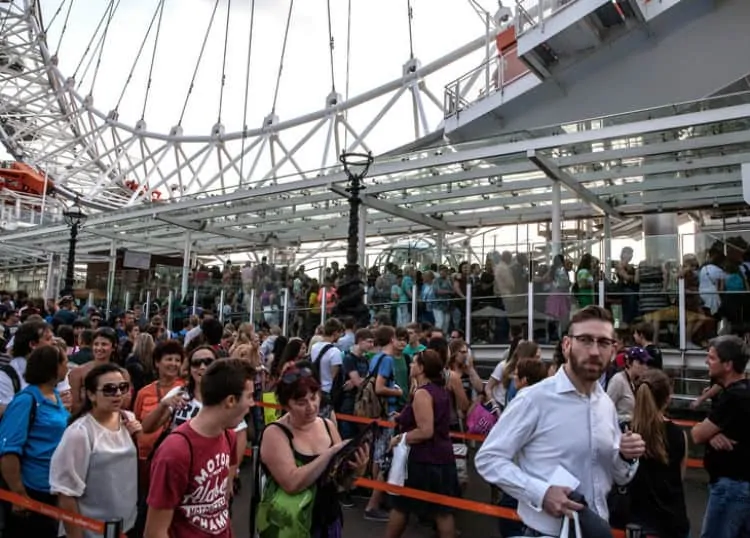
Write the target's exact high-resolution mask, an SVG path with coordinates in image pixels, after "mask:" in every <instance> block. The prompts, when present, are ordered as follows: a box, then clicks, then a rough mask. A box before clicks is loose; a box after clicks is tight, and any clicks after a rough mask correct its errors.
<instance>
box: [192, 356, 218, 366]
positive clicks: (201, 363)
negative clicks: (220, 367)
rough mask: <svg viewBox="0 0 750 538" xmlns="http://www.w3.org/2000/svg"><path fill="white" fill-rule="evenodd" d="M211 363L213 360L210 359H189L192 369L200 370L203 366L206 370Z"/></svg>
mask: <svg viewBox="0 0 750 538" xmlns="http://www.w3.org/2000/svg"><path fill="white" fill-rule="evenodd" d="M212 362H214V359H213V358H210V357H205V358H201V357H198V358H196V359H190V366H192V367H193V368H200V367H201V366H205V367H206V368H208V367H209V366H211V363H212Z"/></svg>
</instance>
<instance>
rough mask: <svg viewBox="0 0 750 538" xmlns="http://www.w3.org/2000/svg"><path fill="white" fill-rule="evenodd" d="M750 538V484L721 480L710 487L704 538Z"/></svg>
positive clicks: (704, 523)
mask: <svg viewBox="0 0 750 538" xmlns="http://www.w3.org/2000/svg"><path fill="white" fill-rule="evenodd" d="M748 537H750V482H739V481H737V480H731V479H729V478H720V479H719V480H717V481H716V482H714V483H713V484H711V485H710V486H709V495H708V503H707V504H706V513H705V515H704V516H703V528H702V529H701V538H748Z"/></svg>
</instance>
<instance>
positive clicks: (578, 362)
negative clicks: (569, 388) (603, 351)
mask: <svg viewBox="0 0 750 538" xmlns="http://www.w3.org/2000/svg"><path fill="white" fill-rule="evenodd" d="M580 355H581V356H576V353H575V352H574V351H573V350H572V349H571V350H570V359H568V364H569V365H570V369H571V370H572V371H573V373H574V374H575V375H576V377H577V378H578V379H580V380H581V381H598V380H599V379H600V378H601V377H602V374H603V373H604V370H605V368H606V364H605V361H604V357H602V356H601V355H600V356H599V357H588V356H587V355H586V353H585V352H583V353H580Z"/></svg>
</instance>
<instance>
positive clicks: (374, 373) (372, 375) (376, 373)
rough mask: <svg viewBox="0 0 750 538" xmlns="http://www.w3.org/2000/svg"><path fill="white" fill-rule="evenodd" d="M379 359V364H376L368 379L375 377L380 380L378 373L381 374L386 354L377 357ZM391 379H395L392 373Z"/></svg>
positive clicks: (381, 353) (379, 354)
mask: <svg viewBox="0 0 750 538" xmlns="http://www.w3.org/2000/svg"><path fill="white" fill-rule="evenodd" d="M376 357H377V358H378V360H377V362H375V368H373V370H372V372H371V373H369V374H367V377H374V378H375V379H377V378H378V375H379V374H378V372H380V363H382V362H383V358H384V357H385V353H383V352H382V351H381V352H380V353H378V354H377V355H376ZM391 377H393V373H391Z"/></svg>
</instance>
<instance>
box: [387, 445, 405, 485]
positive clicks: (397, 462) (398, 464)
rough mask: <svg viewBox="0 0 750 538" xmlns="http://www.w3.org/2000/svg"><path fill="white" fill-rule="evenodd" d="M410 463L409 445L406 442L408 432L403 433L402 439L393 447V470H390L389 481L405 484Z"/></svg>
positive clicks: (390, 482)
mask: <svg viewBox="0 0 750 538" xmlns="http://www.w3.org/2000/svg"><path fill="white" fill-rule="evenodd" d="M408 464H409V445H408V444H406V434H402V435H401V440H400V441H399V442H398V444H397V445H396V446H395V447H393V457H392V458H391V470H390V471H388V483H389V484H392V485H394V486H403V485H404V482H406V478H407V476H408V474H409V472H408Z"/></svg>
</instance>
